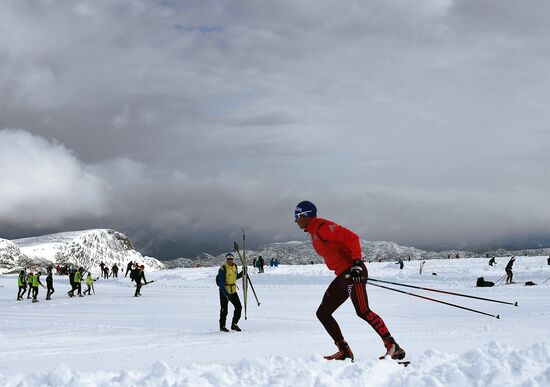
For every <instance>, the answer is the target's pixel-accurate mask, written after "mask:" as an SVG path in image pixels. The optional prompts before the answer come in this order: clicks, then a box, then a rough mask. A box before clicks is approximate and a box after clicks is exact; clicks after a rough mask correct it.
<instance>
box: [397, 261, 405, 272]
mask: <svg viewBox="0 0 550 387" xmlns="http://www.w3.org/2000/svg"><path fill="white" fill-rule="evenodd" d="M395 264H396V265H399V269H401V270H403V266H405V264H404V263H403V260H402V259H401V258H399V261H397V262H395Z"/></svg>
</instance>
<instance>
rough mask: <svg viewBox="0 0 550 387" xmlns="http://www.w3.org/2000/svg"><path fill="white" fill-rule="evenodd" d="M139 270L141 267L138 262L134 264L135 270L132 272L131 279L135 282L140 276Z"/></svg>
mask: <svg viewBox="0 0 550 387" xmlns="http://www.w3.org/2000/svg"><path fill="white" fill-rule="evenodd" d="M139 269H140V265H139V264H138V263H137V262H136V263H134V265H133V268H132V270H131V271H130V279H131V280H132V281H135V280H136V278H137V276H138V274H139Z"/></svg>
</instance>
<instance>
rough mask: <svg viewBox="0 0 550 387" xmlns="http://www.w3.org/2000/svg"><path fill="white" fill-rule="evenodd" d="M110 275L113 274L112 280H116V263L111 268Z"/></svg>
mask: <svg viewBox="0 0 550 387" xmlns="http://www.w3.org/2000/svg"><path fill="white" fill-rule="evenodd" d="M111 273H113V278H118V266H117V264H116V263H115V264H114V265H113V267H111Z"/></svg>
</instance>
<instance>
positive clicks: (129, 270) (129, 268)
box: [124, 261, 134, 277]
mask: <svg viewBox="0 0 550 387" xmlns="http://www.w3.org/2000/svg"><path fill="white" fill-rule="evenodd" d="M133 264H134V263H133V262H132V261H130V262H128V264H127V265H126V274H124V277H126V276H127V275H128V272H131V271H132V265H133Z"/></svg>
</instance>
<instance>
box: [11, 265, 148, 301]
mask: <svg viewBox="0 0 550 387" xmlns="http://www.w3.org/2000/svg"><path fill="white" fill-rule="evenodd" d="M53 269H54V267H53V266H48V268H47V271H46V285H44V284H43V283H42V281H41V276H42V271H40V270H29V271H27V270H21V271H20V272H19V275H18V276H17V288H18V290H17V301H23V300H24V298H25V295H26V297H27V299H32V302H33V303H35V302H39V301H38V292H39V289H40V287H42V288H44V289H45V290H46V298H45V299H46V300H51V297H52V294H53V293H55V289H54V287H53ZM99 269H100V274H101V276H102V278H105V279H107V278H109V277H112V278H118V272H119V269H118V266H117V264H116V263H115V264H114V265H113V266H112V267H111V269H110V272H109V267H108V266H107V265H105V264H104V263H103V262H101V263H100V265H99ZM55 271H56V273H57V274H58V275H67V276H68V277H69V284H70V286H71V290H69V291H68V292H67V295H68V296H69V297H70V298H72V297H76V296H78V297H84V296H85V295H89V296H90V295H92V294H95V288H94V282H95V281H97V280H98V279H99V278H100V277H97V278H93V277H92V273H91V272H90V271H87V274H86V278H84V274H85V273H86V270H84V268H83V267H79V268H75V267H70V266H69V265H64V266H61V265H59V264H58V265H56V266H55ZM144 271H145V266H144V265H140V264H139V263H137V262H131V261H130V262H129V263H128V265H127V268H126V275H128V273H130V279H131V280H132V282H135V283H136V291H135V293H134V296H135V297H139V296H141V287H142V286H143V285H144V284H147V280H146V279H145V273H144ZM126 275H125V276H126ZM83 282H84V283H85V284H86V290H84V291H82V283H83Z"/></svg>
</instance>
